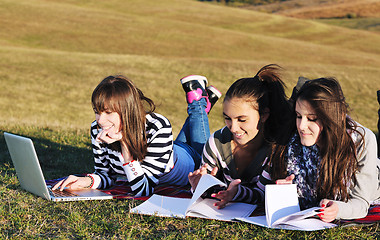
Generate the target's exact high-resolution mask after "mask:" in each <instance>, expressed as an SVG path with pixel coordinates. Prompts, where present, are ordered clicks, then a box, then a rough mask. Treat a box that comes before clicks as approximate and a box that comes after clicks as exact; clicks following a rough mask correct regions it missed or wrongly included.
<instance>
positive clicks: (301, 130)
mask: <svg viewBox="0 0 380 240" xmlns="http://www.w3.org/2000/svg"><path fill="white" fill-rule="evenodd" d="M296 114H297V121H296V124H297V130H298V134H299V135H300V138H301V143H302V145H304V146H312V145H314V144H316V143H317V144H318V140H319V136H320V134H321V132H322V130H323V126H322V123H321V121H320V120H319V119H318V116H317V115H316V114H315V112H314V109H313V108H312V107H311V106H310V104H309V103H308V102H307V101H304V100H300V99H299V100H297V102H296Z"/></svg>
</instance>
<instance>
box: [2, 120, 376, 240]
mask: <svg viewBox="0 0 380 240" xmlns="http://www.w3.org/2000/svg"><path fill="white" fill-rule="evenodd" d="M4 130H6V131H11V132H15V133H18V134H23V135H26V136H29V137H31V138H32V139H33V140H34V142H35V145H36V151H37V154H38V155H39V156H40V161H41V165H42V169H43V171H44V173H45V177H46V178H54V177H57V176H61V175H62V174H63V173H67V172H71V173H82V172H83V171H90V170H91V168H92V162H91V161H90V160H89V159H90V158H91V149H90V146H89V144H88V141H87V133H86V132H83V131H74V130H65V131H54V130H52V129H49V128H37V127H27V128H24V127H21V128H19V127H17V128H6V129H4ZM62 152H64V153H65V154H62ZM0 157H1V158H0V159H1V160H0V161H1V170H0V183H1V184H0V197H1V199H2V204H0V209H1V211H0V213H1V214H0V223H1V224H0V238H1V239H7V238H10V239H16V238H17V239H18V238H26V239H29V238H37V239H42V238H43V239H47V238H48V239H50V238H59V239H83V238H84V239H90V238H91V239H93V238H100V239H129V238H131V239H132V238H133V239H136V238H139V239H178V238H180V239H268V238H273V239H321V238H326V239H330V238H334V239H346V238H350V239H363V238H364V239H376V238H378V237H379V233H378V231H377V228H378V227H379V225H378V224H375V225H372V226H366V227H365V226H359V227H347V228H335V229H329V230H324V231H316V232H297V231H285V230H281V231H280V230H273V229H266V228H261V227H258V226H255V225H251V224H246V223H228V222H221V221H214V220H203V219H196V218H190V219H185V220H183V219H172V218H157V217H153V216H142V215H135V214H130V213H129V209H130V208H132V207H134V206H136V205H137V204H139V203H141V202H140V201H134V200H132V201H131V200H106V201H87V202H86V201H84V202H60V203H53V202H49V201H46V200H43V199H42V198H38V197H35V196H34V195H32V194H30V193H27V192H25V191H23V190H22V189H21V188H20V186H19V184H18V181H17V179H16V176H15V170H14V168H13V166H12V164H11V162H10V159H9V156H8V153H7V150H6V147H5V141H4V138H3V136H2V135H1V137H0ZM74 159H81V161H78V162H75V161H74ZM86 160H89V161H86ZM53 170H54V171H53Z"/></svg>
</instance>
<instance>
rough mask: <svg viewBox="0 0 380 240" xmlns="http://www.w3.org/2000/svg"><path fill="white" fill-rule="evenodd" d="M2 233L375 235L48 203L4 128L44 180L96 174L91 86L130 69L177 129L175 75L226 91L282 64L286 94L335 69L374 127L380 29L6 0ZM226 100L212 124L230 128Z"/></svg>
mask: <svg viewBox="0 0 380 240" xmlns="http://www.w3.org/2000/svg"><path fill="white" fill-rule="evenodd" d="M0 14H1V16H2V17H1V19H0V83H1V89H0V113H1V114H0V157H1V158H0V196H1V199H2V203H0V238H1V239H7V238H13V239H14V238H59V239H77V238H79V239H80V238H101V239H104V238H107V239H108V238H115V239H118V238H142V239H146V238H148V239H153V238H164V239H174V238H184V239H190V238H191V239H194V238H196V239H201V238H212V239H226V238H230V239H241V238H253V239H267V238H276V239H291V238H303V239H306V238H307V239H309V238H310V239H317V238H335V239H345V238H350V239H351V238H354V239H355V238H356V239H359V238H360V239H362V238H369V239H371V238H372V239H376V238H377V237H379V236H378V233H377V228H378V224H375V225H373V226H369V227H353V228H336V229H330V230H326V231H318V232H311V233H304V232H292V231H277V230H269V229H264V228H260V227H256V226H253V225H250V224H242V223H225V222H219V221H210V220H201V219H186V220H180V219H166V218H155V217H147V216H139V215H130V214H129V209H130V208H131V207H133V206H135V205H136V204H138V203H139V202H136V201H128V200H111V201H94V202H72V203H59V204H57V203H50V202H47V201H45V200H43V199H40V198H37V197H35V196H33V195H31V194H29V193H26V192H24V191H23V190H22V189H21V188H20V186H19V184H18V181H17V178H16V176H15V171H14V168H13V165H12V164H11V160H10V157H9V155H8V152H7V149H6V146H5V142H4V139H3V135H2V132H3V131H10V132H14V133H18V134H21V135H25V136H29V137H31V138H32V139H33V140H34V142H35V144H36V149H37V153H38V155H39V157H40V161H41V165H42V168H43V171H44V173H45V177H46V178H48V179H51V178H56V177H61V176H64V175H67V174H70V173H84V172H91V171H92V169H93V160H92V154H91V149H90V139H89V126H90V123H91V122H92V121H93V119H94V115H93V113H92V109H91V104H90V95H91V92H92V90H93V89H94V87H95V86H96V85H97V84H98V82H99V81H100V80H101V79H103V78H104V77H106V76H108V75H111V74H124V75H126V76H128V77H129V78H131V79H132V80H133V81H134V82H135V83H136V84H137V85H138V87H140V88H141V89H142V90H143V91H144V93H145V94H146V95H147V96H149V97H151V98H152V99H153V100H155V102H156V103H157V112H159V113H162V114H163V115H165V116H167V117H168V118H169V120H170V121H171V123H172V125H173V131H174V134H176V133H178V132H179V130H180V127H181V126H182V124H183V122H184V120H185V118H186V111H185V109H186V101H185V98H184V93H183V90H182V89H181V86H180V84H179V79H180V78H181V77H183V76H186V75H189V74H202V75H205V76H207V77H208V79H209V81H210V83H211V84H213V85H215V86H216V87H218V89H220V90H221V92H225V91H226V90H227V89H228V87H229V85H230V84H231V83H232V82H233V81H234V80H236V79H238V78H241V77H247V76H253V75H254V74H255V73H256V72H257V71H258V69H259V68H260V67H262V66H264V65H266V64H269V63H277V64H279V65H281V66H282V67H284V71H283V79H284V81H285V83H286V84H287V85H288V89H287V93H288V94H290V92H291V90H292V87H293V85H294V84H295V82H296V81H297V78H298V76H300V75H302V76H305V77H309V78H317V77H321V76H335V77H337V79H338V80H339V81H340V82H341V84H342V87H343V90H344V92H345V94H346V97H347V101H348V103H349V104H350V106H351V108H352V110H353V112H352V116H353V117H354V119H356V120H358V121H359V122H360V123H361V124H363V125H364V126H366V127H368V128H370V129H371V130H373V131H374V132H376V131H377V129H376V124H377V110H378V104H377V102H376V90H377V89H380V82H379V80H378V76H380V69H379V67H378V66H380V44H379V43H380V36H379V35H378V34H376V33H371V32H367V31H357V30H351V29H345V28H340V27H336V26H330V25H325V24H323V23H319V22H315V21H310V20H298V19H291V18H285V17H281V16H277V15H270V14H264V13H258V12H253V11H249V10H244V9H237V8H229V7H225V6H218V5H215V4H205V3H201V2H198V1H192V0H175V1H174V0H163V1H154V0H144V1H120V0H109V1H100V2H99V1H95V0H89V1H81V2H78V1H74V0H64V1H62V0H61V1H54V0H19V1H11V0H2V1H1V2H0ZM221 113H222V106H221V101H219V102H218V103H217V104H216V106H215V107H214V109H213V110H212V112H211V114H210V125H211V131H215V130H216V129H219V128H220V127H222V126H223V118H222V114H221Z"/></svg>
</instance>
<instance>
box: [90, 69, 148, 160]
mask: <svg viewBox="0 0 380 240" xmlns="http://www.w3.org/2000/svg"><path fill="white" fill-rule="evenodd" d="M91 101H92V107H93V108H94V110H95V111H96V112H98V113H101V112H104V111H106V110H108V111H112V112H117V113H118V114H119V115H120V120H121V129H120V131H121V132H122V135H123V137H122V140H121V141H123V142H124V143H125V144H126V146H127V147H128V150H129V152H130V153H131V155H132V157H133V159H138V160H143V158H144V157H145V155H146V152H147V140H146V135H145V115H146V114H149V113H151V112H153V111H154V110H155V105H154V102H153V101H152V100H151V99H149V98H147V97H145V96H144V94H143V93H142V91H141V90H140V89H138V88H137V87H136V86H135V85H134V84H133V82H132V81H131V80H129V79H128V78H126V77H124V76H121V75H117V76H108V77H106V78H105V79H103V80H102V81H101V82H100V83H99V85H98V86H97V87H96V88H95V90H94V91H93V93H92V97H91ZM144 102H145V103H147V104H148V106H147V110H145V108H144ZM113 147H117V148H119V149H120V145H116V144H113Z"/></svg>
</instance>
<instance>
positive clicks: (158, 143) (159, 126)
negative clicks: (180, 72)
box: [90, 113, 174, 196]
mask: <svg viewBox="0 0 380 240" xmlns="http://www.w3.org/2000/svg"><path fill="white" fill-rule="evenodd" d="M145 130H146V136H147V154H146V156H145V158H144V159H143V160H142V161H132V162H130V163H128V164H126V165H123V163H124V158H123V156H122V154H121V152H119V151H116V150H113V149H111V147H110V145H108V144H106V143H99V142H97V141H96V140H95V139H96V136H97V135H98V133H99V132H100V131H101V130H100V128H99V126H98V124H97V122H96V121H94V122H93V123H92V124H91V143H92V150H93V153H94V159H95V166H94V167H95V172H94V173H93V174H90V175H91V176H92V177H93V178H94V186H93V188H99V189H105V188H109V187H111V186H112V185H113V184H114V182H115V180H116V178H117V176H120V175H122V176H124V177H126V178H127V181H128V182H129V184H130V186H131V189H132V193H133V194H134V195H135V196H148V195H151V194H152V192H153V188H154V187H155V186H157V185H158V183H159V179H160V177H161V176H162V175H164V174H165V173H168V172H169V171H170V170H171V169H172V168H173V166H174V162H173V134H172V127H171V124H170V122H169V120H168V119H167V118H165V117H164V116H162V115H160V114H157V113H151V114H148V115H146V123H145Z"/></svg>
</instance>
